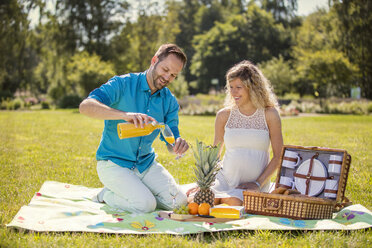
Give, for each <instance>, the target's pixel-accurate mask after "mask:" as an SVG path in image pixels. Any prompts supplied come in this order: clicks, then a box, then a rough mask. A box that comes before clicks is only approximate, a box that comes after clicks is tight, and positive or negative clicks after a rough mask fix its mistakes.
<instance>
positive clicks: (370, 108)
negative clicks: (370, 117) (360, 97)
mask: <svg viewBox="0 0 372 248" xmlns="http://www.w3.org/2000/svg"><path fill="white" fill-rule="evenodd" d="M367 111H368V114H371V113H372V102H370V103H368V105H367Z"/></svg>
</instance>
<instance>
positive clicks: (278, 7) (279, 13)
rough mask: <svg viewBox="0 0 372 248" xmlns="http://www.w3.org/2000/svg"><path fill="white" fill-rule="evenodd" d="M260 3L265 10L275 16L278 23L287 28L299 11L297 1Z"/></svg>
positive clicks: (267, 1) (263, 0)
mask: <svg viewBox="0 0 372 248" xmlns="http://www.w3.org/2000/svg"><path fill="white" fill-rule="evenodd" d="M259 2H260V3H261V6H262V8H263V9H264V10H266V11H267V12H270V13H271V14H272V15H273V17H274V19H275V21H276V22H278V23H282V24H283V25H285V26H288V24H289V23H290V20H291V19H292V18H294V17H295V12H296V11H297V0H260V1H259Z"/></svg>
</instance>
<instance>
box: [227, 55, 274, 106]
mask: <svg viewBox="0 0 372 248" xmlns="http://www.w3.org/2000/svg"><path fill="white" fill-rule="evenodd" d="M237 78H239V79H240V80H241V81H242V83H243V85H245V86H246V87H247V89H248V94H249V97H250V100H251V102H252V103H253V105H254V106H255V107H256V108H267V107H274V108H278V107H279V104H278V101H277V99H276V96H275V94H274V92H273V90H272V87H271V84H270V82H269V80H267V79H266V77H265V76H264V75H263V74H262V72H261V71H260V70H259V69H258V68H257V67H256V66H255V65H254V64H252V63H251V62H250V61H248V60H243V61H241V62H239V63H238V64H236V65H234V66H233V67H231V68H230V69H229V70H228V71H227V73H226V98H225V107H229V108H231V107H234V106H235V101H234V98H233V97H232V96H231V92H230V82H231V81H233V80H235V79H237Z"/></svg>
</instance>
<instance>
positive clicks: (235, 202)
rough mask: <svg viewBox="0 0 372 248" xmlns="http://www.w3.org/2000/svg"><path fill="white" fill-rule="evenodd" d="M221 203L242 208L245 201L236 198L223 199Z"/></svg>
mask: <svg viewBox="0 0 372 248" xmlns="http://www.w3.org/2000/svg"><path fill="white" fill-rule="evenodd" d="M221 203H225V204H227V205H230V206H241V205H243V201H242V200H240V199H239V198H236V197H229V198H222V199H221Z"/></svg>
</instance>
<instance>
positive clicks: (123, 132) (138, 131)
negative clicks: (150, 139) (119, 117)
mask: <svg viewBox="0 0 372 248" xmlns="http://www.w3.org/2000/svg"><path fill="white" fill-rule="evenodd" d="M158 128H164V124H163V123H157V122H155V121H153V122H151V123H148V124H144V126H143V128H141V127H136V126H135V125H134V124H132V123H127V122H126V123H119V124H118V135H119V138H120V139H126V138H132V137H140V136H145V135H149V134H151V133H152V132H153V131H154V130H156V129H158Z"/></svg>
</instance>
